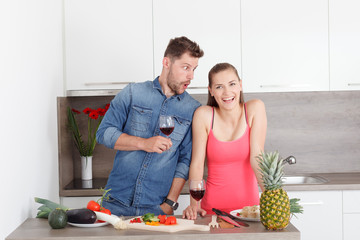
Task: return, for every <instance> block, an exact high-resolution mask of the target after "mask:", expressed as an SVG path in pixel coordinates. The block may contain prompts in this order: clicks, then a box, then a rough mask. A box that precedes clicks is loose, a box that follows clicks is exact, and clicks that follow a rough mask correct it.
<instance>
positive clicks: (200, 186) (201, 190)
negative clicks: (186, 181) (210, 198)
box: [190, 179, 205, 209]
mask: <svg viewBox="0 0 360 240" xmlns="http://www.w3.org/2000/svg"><path fill="white" fill-rule="evenodd" d="M190 195H191V197H192V198H193V199H195V200H196V201H197V202H198V205H199V206H198V207H199V209H200V200H201V199H202V198H203V197H204V195H205V180H204V179H201V180H190Z"/></svg>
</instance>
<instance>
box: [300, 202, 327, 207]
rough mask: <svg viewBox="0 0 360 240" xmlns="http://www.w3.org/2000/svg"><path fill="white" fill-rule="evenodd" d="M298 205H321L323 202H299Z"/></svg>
mask: <svg viewBox="0 0 360 240" xmlns="http://www.w3.org/2000/svg"><path fill="white" fill-rule="evenodd" d="M299 204H300V205H301V206H304V205H323V204H324V202H323V201H316V202H299Z"/></svg>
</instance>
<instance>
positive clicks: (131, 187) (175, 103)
mask: <svg viewBox="0 0 360 240" xmlns="http://www.w3.org/2000/svg"><path fill="white" fill-rule="evenodd" d="M203 54H204V52H203V51H202V50H201V49H200V47H199V46H198V45H197V44H196V43H195V42H192V41H190V40H189V39H188V38H186V37H179V38H174V39H171V40H170V42H169V44H168V46H167V49H166V51H165V54H164V58H163V62H162V63H163V68H162V72H161V74H160V76H159V77H157V78H155V80H154V81H146V82H142V83H133V84H129V85H128V86H127V87H125V88H124V89H123V90H122V91H120V92H119V93H118V94H117V95H116V96H115V98H114V99H113V100H112V101H111V104H110V108H109V110H108V111H107V113H106V115H105V117H104V119H103V121H102V123H101V124H100V127H99V129H98V131H97V135H96V138H97V141H98V142H99V143H101V144H104V145H105V146H107V147H109V148H113V149H116V150H118V151H117V153H116V156H115V160H114V165H113V169H112V171H111V173H110V176H109V179H108V182H107V185H106V189H111V190H110V191H109V196H110V197H109V200H107V201H105V202H104V203H103V206H104V207H105V208H108V209H109V210H111V212H112V214H115V215H118V216H120V215H124V216H139V215H143V214H145V213H148V212H151V213H155V214H156V215H157V214H173V211H174V210H176V208H177V206H178V204H177V199H178V197H179V194H180V192H181V189H182V188H183V186H184V183H185V181H186V179H187V178H188V172H189V165H190V160H191V150H192V149H191V148H192V142H191V141H192V135H191V121H192V117H193V113H194V111H195V110H196V109H197V108H198V107H199V106H200V103H199V102H198V101H196V100H195V99H193V98H192V97H191V96H190V95H189V94H188V93H187V92H186V91H185V90H186V88H187V87H188V85H189V84H190V82H191V80H192V79H193V77H194V71H195V69H196V67H197V66H198V60H199V58H200V57H202V56H203ZM165 114H166V115H171V116H173V117H174V119H175V128H174V131H173V132H172V134H171V135H170V136H169V138H168V137H166V135H164V134H162V133H161V132H160V128H159V116H160V115H165ZM170 148H171V151H166V150H169V149H170Z"/></svg>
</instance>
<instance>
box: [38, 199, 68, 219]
mask: <svg viewBox="0 0 360 240" xmlns="http://www.w3.org/2000/svg"><path fill="white" fill-rule="evenodd" d="M35 202H37V203H40V204H43V205H41V206H40V207H39V208H38V210H39V211H38V213H37V215H36V217H37V218H48V217H49V214H50V212H51V211H52V210H55V209H57V208H60V209H62V210H64V211H67V210H68V209H69V208H68V207H65V206H63V205H60V204H58V203H55V202H52V201H50V200H47V199H43V198H38V197H35Z"/></svg>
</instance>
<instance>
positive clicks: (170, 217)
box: [165, 216, 176, 225]
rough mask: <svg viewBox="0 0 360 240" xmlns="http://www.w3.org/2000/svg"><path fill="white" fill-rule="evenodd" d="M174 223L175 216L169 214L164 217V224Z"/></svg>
mask: <svg viewBox="0 0 360 240" xmlns="http://www.w3.org/2000/svg"><path fill="white" fill-rule="evenodd" d="M174 224H176V217H174V216H169V217H167V218H166V220H165V225H174Z"/></svg>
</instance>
